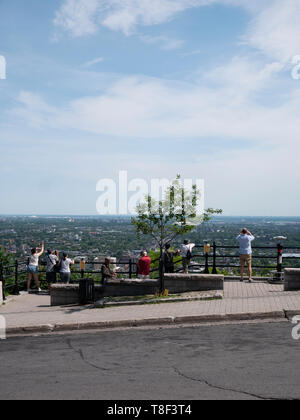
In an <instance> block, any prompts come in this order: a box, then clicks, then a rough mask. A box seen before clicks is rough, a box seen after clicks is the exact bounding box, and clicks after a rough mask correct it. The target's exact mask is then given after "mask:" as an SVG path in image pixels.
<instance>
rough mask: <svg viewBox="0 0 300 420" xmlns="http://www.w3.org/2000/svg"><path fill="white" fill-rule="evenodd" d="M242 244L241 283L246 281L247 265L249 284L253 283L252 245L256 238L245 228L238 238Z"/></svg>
mask: <svg viewBox="0 0 300 420" xmlns="http://www.w3.org/2000/svg"><path fill="white" fill-rule="evenodd" d="M236 239H237V241H238V243H239V244H240V249H239V253H240V265H241V282H243V281H244V271H245V264H247V266H248V272H249V283H252V247H251V243H252V241H254V239H255V237H254V236H253V235H252V233H251V232H250V231H249V230H248V229H246V228H244V229H242V230H241V232H240V234H239V235H238V237H237V238H236Z"/></svg>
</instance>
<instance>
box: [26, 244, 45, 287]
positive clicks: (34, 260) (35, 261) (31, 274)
mask: <svg viewBox="0 0 300 420" xmlns="http://www.w3.org/2000/svg"><path fill="white" fill-rule="evenodd" d="M44 250H45V247H44V242H42V246H41V248H40V249H39V248H38V247H34V248H32V250H31V255H30V257H29V258H28V266H27V273H28V280H27V292H28V293H30V286H31V280H32V278H33V279H34V282H35V284H36V287H37V290H38V292H41V291H42V290H41V288H40V283H39V258H40V256H41V255H43V253H44Z"/></svg>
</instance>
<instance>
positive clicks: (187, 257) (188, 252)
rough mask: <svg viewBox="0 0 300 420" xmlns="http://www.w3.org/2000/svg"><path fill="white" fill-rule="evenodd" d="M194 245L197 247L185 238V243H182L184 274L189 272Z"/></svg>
mask: <svg viewBox="0 0 300 420" xmlns="http://www.w3.org/2000/svg"><path fill="white" fill-rule="evenodd" d="M194 247H195V244H192V243H190V241H189V240H188V239H185V240H184V242H183V245H181V249H180V253H181V256H182V265H183V270H184V274H188V273H189V265H190V263H191V259H192V251H193V248H194Z"/></svg>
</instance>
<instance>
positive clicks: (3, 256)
mask: <svg viewBox="0 0 300 420" xmlns="http://www.w3.org/2000/svg"><path fill="white" fill-rule="evenodd" d="M0 264H2V265H4V266H5V265H11V264H13V257H12V255H11V254H8V252H6V251H5V249H4V248H3V246H2V245H0Z"/></svg>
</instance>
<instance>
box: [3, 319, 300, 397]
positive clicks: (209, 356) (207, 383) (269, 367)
mask: <svg viewBox="0 0 300 420" xmlns="http://www.w3.org/2000/svg"><path fill="white" fill-rule="evenodd" d="M292 328H293V325H292V324H291V323H289V322H287V321H283V322H280V323H258V324H246V323H244V324H235V325H232V324H230V325H205V326H204V325H202V326H192V327H174V328H156V329H128V330H120V331H116V330H115V331H100V332H90V333H86V334H81V333H77V334H73V335H51V336H49V335H48V336H44V337H43V336H41V337H15V338H9V339H8V340H3V341H0V399H1V400H6V399H9V400H16V399H23V400H39V399H48V400H49V399H55V400H62V399H71V400H82V399H97V400H115V399H116V400H145V399H146V400H169V401H174V400H223V399H228V400H240V399H250V400H253V399H300V375H299V373H300V372H299V368H300V361H299V350H300V341H296V340H294V339H293V338H292V335H291V333H292Z"/></svg>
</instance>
